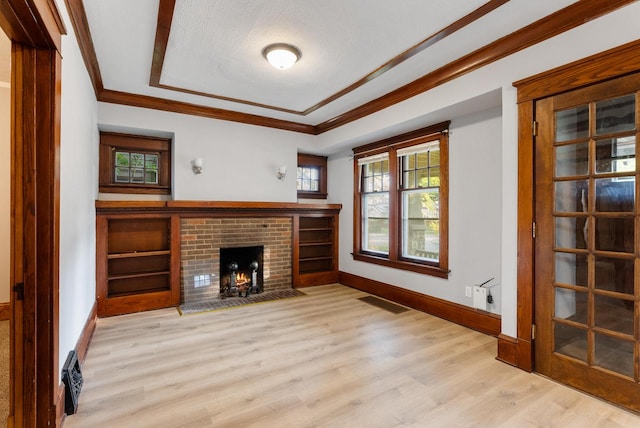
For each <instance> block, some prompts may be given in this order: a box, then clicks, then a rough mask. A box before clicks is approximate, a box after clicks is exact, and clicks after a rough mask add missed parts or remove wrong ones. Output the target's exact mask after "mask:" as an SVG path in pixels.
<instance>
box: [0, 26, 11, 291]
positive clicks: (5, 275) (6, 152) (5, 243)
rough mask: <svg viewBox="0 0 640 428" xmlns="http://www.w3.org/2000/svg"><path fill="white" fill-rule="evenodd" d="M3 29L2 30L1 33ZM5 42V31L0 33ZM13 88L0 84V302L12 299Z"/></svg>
mask: <svg viewBox="0 0 640 428" xmlns="http://www.w3.org/2000/svg"><path fill="white" fill-rule="evenodd" d="M1 31H2V30H0V33H1ZM0 38H2V39H3V40H2V41H3V42H4V41H5V40H6V41H7V42H8V39H6V38H5V35H4V33H2V34H0ZM10 143H11V89H10V88H8V87H4V86H0V303H8V302H9V301H10V299H11V293H10V290H11V285H10V284H9V281H10V280H11V277H10V273H11V144H10Z"/></svg>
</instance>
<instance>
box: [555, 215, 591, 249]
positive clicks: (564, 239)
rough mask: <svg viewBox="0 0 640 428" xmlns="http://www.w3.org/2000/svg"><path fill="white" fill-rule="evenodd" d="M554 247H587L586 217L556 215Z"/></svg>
mask: <svg viewBox="0 0 640 428" xmlns="http://www.w3.org/2000/svg"><path fill="white" fill-rule="evenodd" d="M555 232H556V247H558V248H581V249H586V248H587V240H588V234H587V218H586V217H556V230H555Z"/></svg>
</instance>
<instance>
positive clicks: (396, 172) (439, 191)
mask: <svg viewBox="0 0 640 428" xmlns="http://www.w3.org/2000/svg"><path fill="white" fill-rule="evenodd" d="M448 127H449V122H443V123H440V124H437V125H434V126H430V127H428V128H423V129H419V130H417V131H413V132H410V133H406V134H403V135H400V136H397V137H393V138H389V139H386V140H383V141H379V142H375V143H371V144H367V145H365V146H361V147H358V148H356V149H354V153H355V159H356V167H355V187H354V189H355V192H356V195H355V208H354V209H355V218H356V222H357V224H356V227H355V232H354V234H355V237H354V253H353V254H354V258H355V259H356V260H360V261H367V262H371V263H376V264H381V265H385V266H390V267H394V268H398V269H405V270H411V271H415V272H420V273H426V274H430V275H434V276H439V277H443V278H445V277H447V275H448V254H447V250H448V232H447V231H448V221H447V219H448V206H447V199H448V198H447V195H448Z"/></svg>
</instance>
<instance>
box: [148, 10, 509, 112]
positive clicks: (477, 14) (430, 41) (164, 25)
mask: <svg viewBox="0 0 640 428" xmlns="http://www.w3.org/2000/svg"><path fill="white" fill-rule="evenodd" d="M508 1H509V0H489V1H488V2H487V3H485V4H484V5H482V6H480V7H479V8H477V9H476V10H474V11H473V12H471V13H469V14H468V15H465V16H463V17H462V18H460V19H458V20H457V21H455V22H454V23H452V24H451V25H448V26H447V27H445V28H443V29H441V30H439V31H437V32H435V33H434V34H432V35H431V36H429V37H427V38H426V39H424V40H422V41H421V42H419V43H417V44H416V45H414V46H411V47H410V48H409V49H407V50H405V51H404V52H402V53H400V54H398V55H396V56H395V57H394V58H392V59H390V60H389V61H387V62H385V63H384V64H382V65H381V66H379V67H378V68H376V69H375V70H373V71H371V72H369V73H367V74H366V75H365V76H363V77H361V78H360V79H358V80H357V81H355V82H354V83H352V84H350V85H349V86H347V87H346V88H343V89H341V90H340V91H338V92H336V93H335V94H333V95H331V96H329V97H327V98H325V99H323V100H322V101H320V102H318V103H316V104H314V105H312V106H311V107H308V108H307V109H305V110H292V109H288V108H284V107H278V106H274V105H269V104H262V103H257V102H253V101H249V100H243V99H239V98H231V97H225V96H222V95H216V94H211V93H208V92H202V91H194V90H191V89H187V88H181V87H177V86H171V85H162V84H160V75H161V73H162V66H163V62H164V57H165V53H166V50H167V41H168V39H169V32H170V31H171V22H172V20H173V10H174V8H175V0H161V3H160V7H159V12H158V25H157V29H156V42H155V45H154V49H153V64H152V67H151V79H150V81H149V84H150V85H151V86H155V87H157V88H162V89H168V90H171V91H177V92H183V93H186V94H191V95H198V96H202V97H208V98H214V99H217V100H224V101H230V102H234V103H239V104H245V105H250V106H254V107H260V108H265V109H269V110H275V111H280V112H284V113H289V114H295V115H300V116H307V115H308V114H310V113H313V112H314V111H316V110H318V109H320V108H322V107H324V106H326V105H328V104H330V103H332V102H333V101H335V100H337V99H339V98H341V97H343V96H345V95H347V94H349V93H350V92H353V91H355V90H356V89H358V88H359V87H361V86H363V85H365V84H367V83H369V82H371V81H372V80H373V79H375V78H377V77H380V76H381V75H383V74H384V73H386V72H387V71H389V70H391V69H393V68H394V67H396V66H398V65H400V64H402V63H403V62H405V61H406V60H408V59H409V58H411V57H413V56H415V55H417V54H419V53H420V52H422V51H423V50H425V49H426V48H428V47H430V46H433V45H435V44H436V43H437V42H439V41H441V40H444V39H445V38H446V37H448V36H450V35H452V34H454V33H455V32H456V31H458V30H461V29H463V28H464V27H466V26H467V25H469V24H472V23H473V22H475V21H477V20H478V19H480V18H482V17H483V16H485V15H487V14H489V13H491V12H493V11H494V10H496V9H497V8H498V7H500V6H502V5H503V4H505V3H507V2H508Z"/></svg>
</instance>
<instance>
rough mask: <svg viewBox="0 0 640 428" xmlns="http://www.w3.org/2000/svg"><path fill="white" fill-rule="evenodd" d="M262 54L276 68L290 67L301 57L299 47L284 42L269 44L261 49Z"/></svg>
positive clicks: (284, 68)
mask: <svg viewBox="0 0 640 428" xmlns="http://www.w3.org/2000/svg"><path fill="white" fill-rule="evenodd" d="M262 55H263V56H264V57H265V58H266V59H267V61H269V64H271V65H272V66H274V67H275V68H277V69H278V70H286V69H287V68H290V67H291V66H292V65H293V64H295V63H296V62H297V61H298V60H299V59H300V57H302V54H301V53H300V49H298V48H297V47H295V46H292V45H288V44H286V43H274V44H272V45H269V46H267V47H266V48H264V49H263V50H262Z"/></svg>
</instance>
